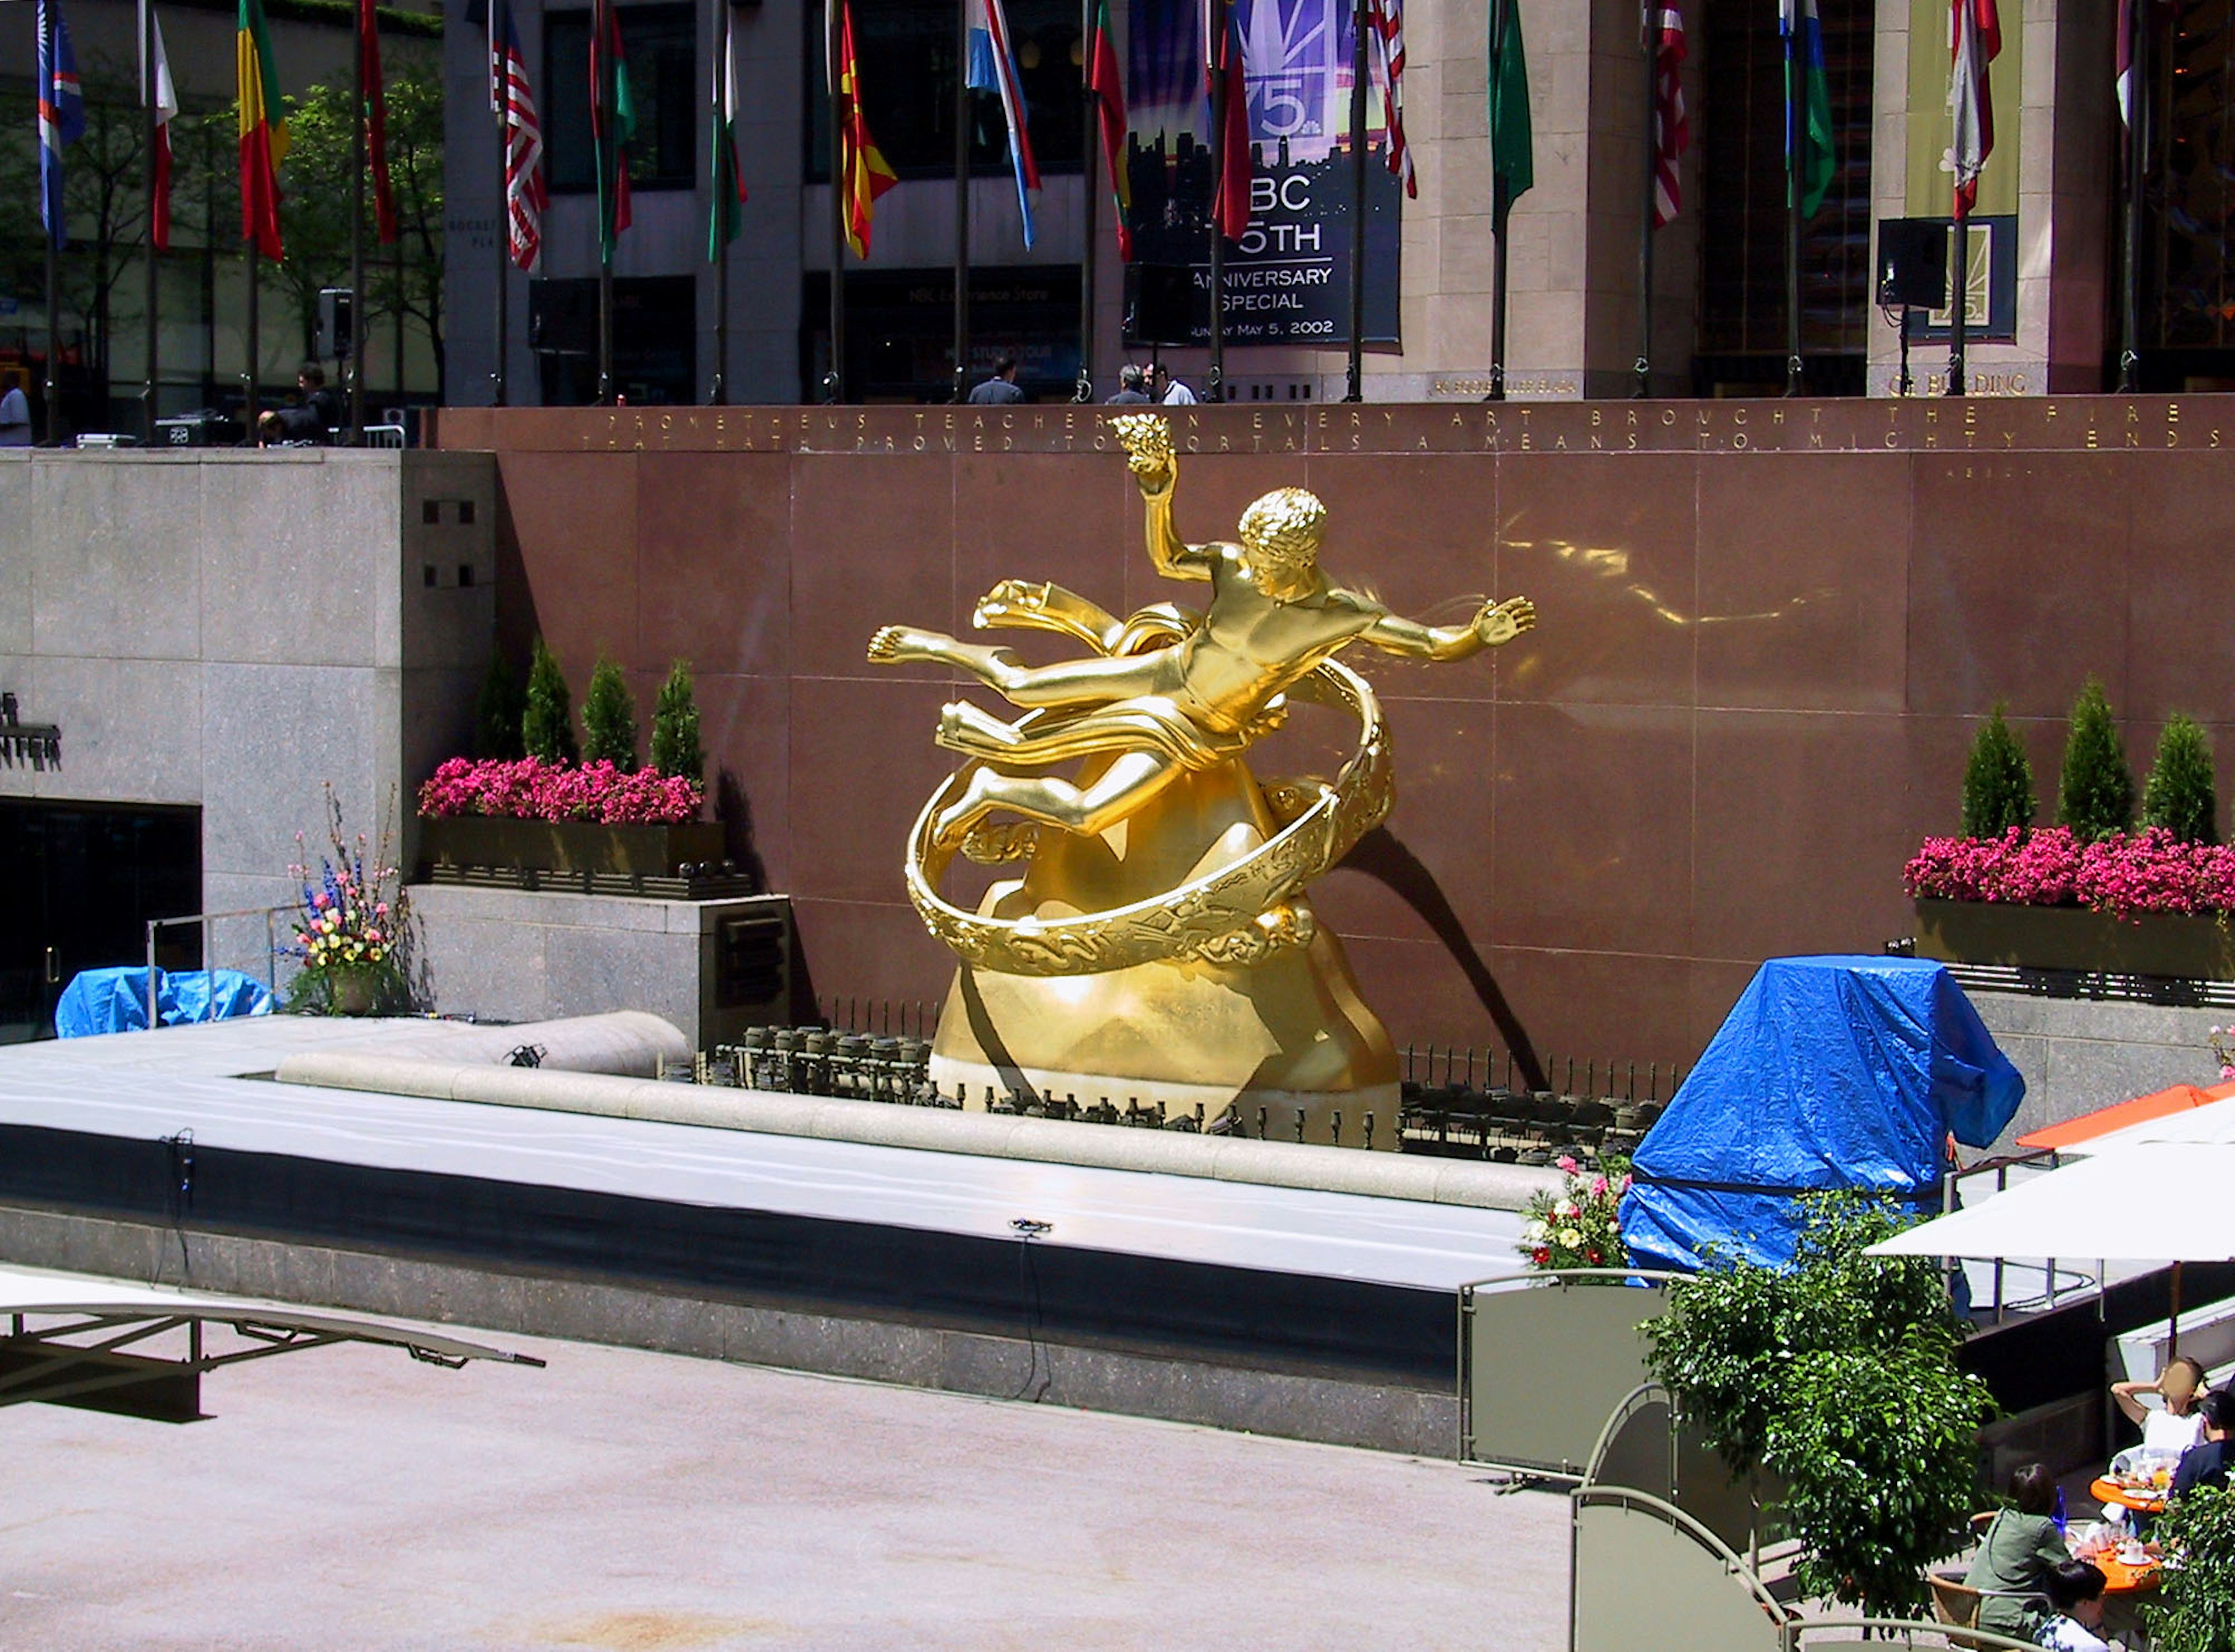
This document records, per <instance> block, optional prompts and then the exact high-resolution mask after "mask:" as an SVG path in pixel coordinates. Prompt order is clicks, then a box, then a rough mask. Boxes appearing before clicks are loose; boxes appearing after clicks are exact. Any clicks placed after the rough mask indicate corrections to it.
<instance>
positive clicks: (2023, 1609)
mask: <svg viewBox="0 0 2235 1652" xmlns="http://www.w3.org/2000/svg"><path fill="white" fill-rule="evenodd" d="M2055 1506H2056V1477H2055V1475H2054V1474H2051V1473H2050V1472H2048V1465H2046V1464H2042V1463H2027V1464H2023V1465H2021V1466H2020V1467H2018V1468H2017V1469H2015V1470H2014V1471H2013V1472H2011V1475H2010V1506H2009V1508H2007V1509H2001V1510H1998V1511H1996V1514H1995V1518H1994V1519H1993V1520H1991V1521H1990V1522H1989V1523H1988V1525H1987V1531H1986V1535H1985V1536H1984V1537H1981V1538H1980V1539H1979V1552H1978V1553H1977V1554H1976V1555H1975V1556H1973V1557H1972V1558H1971V1570H1969V1571H1968V1572H1966V1573H1964V1574H1963V1582H1964V1583H1965V1585H1966V1586H1967V1587H1969V1588H1971V1589H1976V1590H1978V1591H1979V1592H1980V1593H1981V1594H1982V1595H1983V1596H1985V1598H1984V1599H1983V1600H1982V1601H1981V1602H1980V1603H1979V1627H1980V1628H1981V1629H1993V1630H1995V1631H1996V1633H1997V1634H2001V1635H2010V1636H2016V1637H2017V1638H2018V1639H2019V1640H2021V1641H2025V1640H2030V1639H2032V1638H2033V1636H2034V1634H2035V1631H2037V1630H2038V1629H2040V1628H2041V1625H2042V1619H2043V1617H2044V1616H2045V1614H2044V1613H2043V1612H2042V1608H2041V1601H2040V1596H2042V1595H2043V1594H2044V1593H2046V1592H2047V1591H2046V1580H2047V1578H2048V1574H2049V1573H2050V1572H2051V1571H2053V1570H2055V1569H2056V1568H2057V1567H2059V1566H2061V1565H2062V1564H2064V1563H2065V1562H2066V1561H2068V1560H2069V1559H2070V1558H2071V1557H2072V1552H2071V1550H2068V1549H2067V1548H2066V1547H2065V1546H2064V1534H2063V1533H2062V1532H2061V1531H2058V1530H2057V1529H2056V1522H2055V1520H2054V1519H2053V1518H2050V1511H2051V1510H2053V1509H2054V1508H2055Z"/></svg>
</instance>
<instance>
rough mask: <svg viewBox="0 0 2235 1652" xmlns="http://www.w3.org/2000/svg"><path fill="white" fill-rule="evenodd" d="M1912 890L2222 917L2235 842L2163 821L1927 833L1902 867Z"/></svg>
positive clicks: (2229, 903) (2232, 896) (2232, 898)
mask: <svg viewBox="0 0 2235 1652" xmlns="http://www.w3.org/2000/svg"><path fill="white" fill-rule="evenodd" d="M1902 883H1903V887H1904V888H1906V889H1907V890H1908V891H1909V893H1910V895H1911V896H1912V897H1915V898H1917V899H1921V900H1935V901H2001V902H2005V903H2008V904H2010V905H2014V906H2034V907H2086V908H2088V909H2089V910H2091V911H2094V912H2107V913H2110V914H2113V915H2114V916H2115V917H2120V918H2132V917H2134V916H2137V915H2138V914H2141V913H2145V912H2179V913H2196V914H2205V915H2207V916H2215V917H2219V918H2220V919H2221V920H2222V921H2225V917H2226V915H2227V914H2229V913H2230V912H2231V911H2235V848H2231V847H2228V846H2225V845H2221V844H2217V843H2192V842H2183V841H2181V840H2180V839H2179V838H2177V837H2175V836H2173V834H2172V833H2171V832H2169V831H2166V830H2165V829H2163V828H2162V827H2157V826H2149V827H2145V828H2143V829H2141V830H2140V831H2138V832H2118V833H2114V834H2112V835H2111V836H2107V837H2103V838H2099V839H2097V840H2096V841H2095V842H2081V840H2080V839H2079V838H2078V837H2076V836H2074V834H2073V833H2072V832H2071V831H2070V830H2069V829H2067V828H2065V827H2062V826H2055V827H2049V828H2047V829H2042V830H2039V831H2031V832H2028V831H2023V830H2021V829H2018V828H2015V827H2013V828H2012V829H2010V830H2009V831H2007V832H2005V833H2003V834H2002V836H2000V837H1928V838H1926V839H1925V840H1924V845H1923V846H1922V847H1921V848H1920V849H1918V850H1917V855H1916V857H1915V858H1914V859H1912V860H1911V862H1909V865H1908V866H1907V867H1906V868H1905V869H1904V871H1903V874H1902Z"/></svg>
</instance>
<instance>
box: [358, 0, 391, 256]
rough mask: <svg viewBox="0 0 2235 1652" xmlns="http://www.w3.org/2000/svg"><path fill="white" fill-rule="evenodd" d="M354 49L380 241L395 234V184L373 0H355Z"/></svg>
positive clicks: (386, 242) (383, 242)
mask: <svg viewBox="0 0 2235 1652" xmlns="http://www.w3.org/2000/svg"><path fill="white" fill-rule="evenodd" d="M357 56H358V59H359V61H360V62H361V64H362V66H363V68H364V153H365V154H366V156H367V157H368V158H369V159H370V161H371V163H372V216H373V221H374V222H375V223H376V224H377V225H378V226H379V230H378V233H379V237H380V244H381V245H382V246H392V245H393V244H394V243H395V240H396V238H397V227H396V186H395V185H394V184H393V183H391V182H390V180H389V176H388V94H387V92H386V91H385V90H384V89H383V88H382V86H381V83H380V20H379V19H378V18H377V17H376V16H373V0H357Z"/></svg>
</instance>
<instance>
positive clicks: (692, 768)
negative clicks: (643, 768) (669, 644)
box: [652, 659, 706, 780]
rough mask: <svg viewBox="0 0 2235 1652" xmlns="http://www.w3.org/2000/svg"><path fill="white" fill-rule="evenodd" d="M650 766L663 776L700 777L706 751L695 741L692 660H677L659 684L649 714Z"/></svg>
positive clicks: (703, 769) (695, 724)
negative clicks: (657, 694) (657, 696)
mask: <svg viewBox="0 0 2235 1652" xmlns="http://www.w3.org/2000/svg"><path fill="white" fill-rule="evenodd" d="M652 767H653V768H655V769H657V770H659V772H660V773H662V774H664V775H682V776H684V777H686V778H688V779H691V780H703V779H704V778H705V775H706V751H705V747H704V746H702V745H701V744H699V743H698V701H697V700H696V699H695V698H693V696H692V694H691V662H690V661H689V660H687V659H678V660H677V661H676V662H675V664H674V665H672V666H670V667H669V668H668V672H667V680H666V681H665V683H662V684H661V685H659V703H658V704H657V705H655V706H654V707H653V708H652Z"/></svg>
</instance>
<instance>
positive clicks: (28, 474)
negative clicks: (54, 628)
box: [0, 451, 37, 670]
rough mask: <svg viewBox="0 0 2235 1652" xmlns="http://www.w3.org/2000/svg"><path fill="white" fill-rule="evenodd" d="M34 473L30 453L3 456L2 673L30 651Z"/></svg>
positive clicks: (0, 458) (0, 539) (0, 542)
mask: <svg viewBox="0 0 2235 1652" xmlns="http://www.w3.org/2000/svg"><path fill="white" fill-rule="evenodd" d="M34 474H35V473H34V472H33V470H32V469H31V456H30V454H29V452H28V451H24V452H7V453H0V670H12V669H13V664H14V661H15V660H16V659H20V658H22V657H23V656H24V655H27V654H29V652H31V629H32V627H31V596H32V589H33V580H32V568H33V567H34V565H35V563H36V558H37V524H36V522H35V521H33V519H32V511H31V489H32V480H31V478H32V476H33V475H34Z"/></svg>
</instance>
